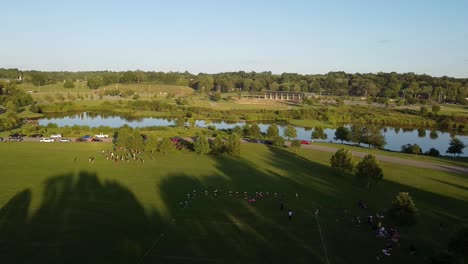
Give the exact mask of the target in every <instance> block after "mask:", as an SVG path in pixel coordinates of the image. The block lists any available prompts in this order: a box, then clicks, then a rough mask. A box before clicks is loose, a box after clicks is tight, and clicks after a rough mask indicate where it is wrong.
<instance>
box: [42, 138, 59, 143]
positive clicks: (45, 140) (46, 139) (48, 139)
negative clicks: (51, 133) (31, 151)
mask: <svg viewBox="0 0 468 264" xmlns="http://www.w3.org/2000/svg"><path fill="white" fill-rule="evenodd" d="M39 142H47V143H50V142H55V139H53V138H43V139H41V140H39Z"/></svg>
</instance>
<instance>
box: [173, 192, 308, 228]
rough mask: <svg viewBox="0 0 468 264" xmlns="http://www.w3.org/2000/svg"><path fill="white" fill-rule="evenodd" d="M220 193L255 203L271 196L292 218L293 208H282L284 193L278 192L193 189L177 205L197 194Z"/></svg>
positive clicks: (182, 206)
mask: <svg viewBox="0 0 468 264" xmlns="http://www.w3.org/2000/svg"><path fill="white" fill-rule="evenodd" d="M220 195H225V196H228V197H232V198H237V199H243V200H245V201H246V202H248V203H249V204H254V203H256V202H258V201H259V200H262V199H269V198H273V199H275V200H278V202H279V207H280V210H281V211H286V212H287V217H288V219H289V221H291V220H292V218H293V210H292V209H288V210H284V208H285V206H284V205H285V195H284V193H281V194H278V192H274V193H270V192H262V191H260V192H255V193H253V192H252V193H249V192H239V191H232V190H231V191H227V192H224V193H221V192H220V191H219V190H218V189H214V190H211V191H208V190H202V191H200V190H199V191H197V190H193V192H189V193H187V194H186V195H185V197H184V198H185V199H184V200H183V201H181V202H179V207H180V208H187V207H189V204H190V202H191V199H193V198H194V197H197V196H204V197H213V198H215V199H216V198H218V197H219V196H220ZM295 197H296V199H299V194H298V193H296V194H295Z"/></svg>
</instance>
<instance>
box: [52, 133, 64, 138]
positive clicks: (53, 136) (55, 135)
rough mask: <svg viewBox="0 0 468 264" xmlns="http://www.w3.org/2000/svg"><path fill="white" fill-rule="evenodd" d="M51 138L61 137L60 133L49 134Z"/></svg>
mask: <svg viewBox="0 0 468 264" xmlns="http://www.w3.org/2000/svg"><path fill="white" fill-rule="evenodd" d="M50 137H51V138H61V137H62V134H54V135H50Z"/></svg>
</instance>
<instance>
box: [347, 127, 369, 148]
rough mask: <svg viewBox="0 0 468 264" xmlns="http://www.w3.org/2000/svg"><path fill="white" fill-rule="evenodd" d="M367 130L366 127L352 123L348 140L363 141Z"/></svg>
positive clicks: (359, 142)
mask: <svg viewBox="0 0 468 264" xmlns="http://www.w3.org/2000/svg"><path fill="white" fill-rule="evenodd" d="M367 130H368V129H367V128H366V127H363V126H361V125H352V126H351V129H350V133H349V139H350V141H351V142H354V143H357V144H361V143H365V141H366V136H367Z"/></svg>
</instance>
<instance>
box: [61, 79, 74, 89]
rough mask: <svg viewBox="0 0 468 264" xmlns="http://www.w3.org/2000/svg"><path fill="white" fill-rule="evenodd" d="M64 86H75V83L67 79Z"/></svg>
mask: <svg viewBox="0 0 468 264" xmlns="http://www.w3.org/2000/svg"><path fill="white" fill-rule="evenodd" d="M63 88H75V84H74V83H73V82H72V81H69V80H66V81H65V82H64V83H63Z"/></svg>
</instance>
